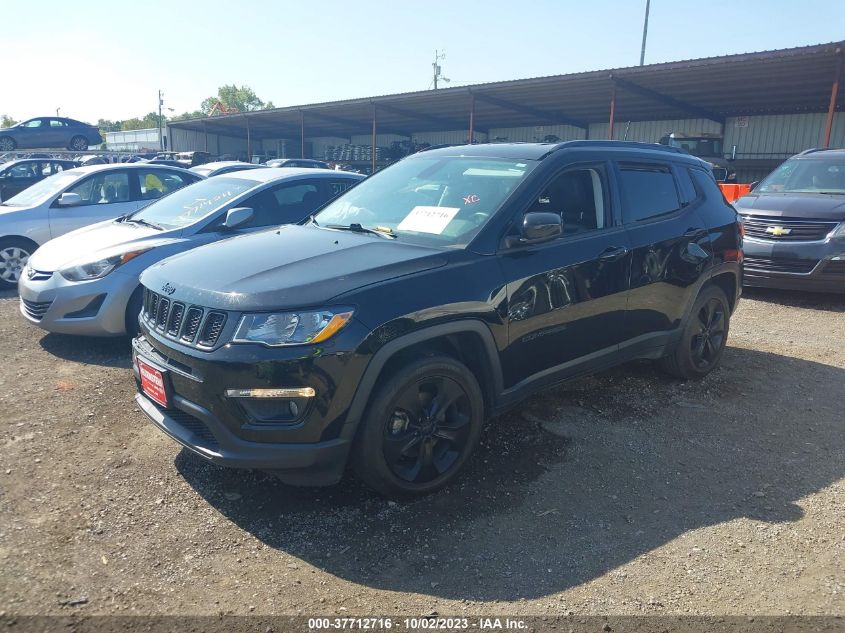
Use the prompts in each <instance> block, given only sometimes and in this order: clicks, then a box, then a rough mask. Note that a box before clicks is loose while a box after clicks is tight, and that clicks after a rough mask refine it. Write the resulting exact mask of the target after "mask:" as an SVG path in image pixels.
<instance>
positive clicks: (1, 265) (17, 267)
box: [0, 237, 37, 290]
mask: <svg viewBox="0 0 845 633" xmlns="http://www.w3.org/2000/svg"><path fill="white" fill-rule="evenodd" d="M36 248H37V246H36V245H35V244H33V243H32V242H29V241H28V240H24V239H20V238H14V237H10V238H5V239H2V240H0V290H10V289H12V288H17V286H18V281H19V280H20V278H21V274H23V269H24V267H25V266H26V262H27V261H29V257H30V255H32V254H33V253H34V252H35V249H36Z"/></svg>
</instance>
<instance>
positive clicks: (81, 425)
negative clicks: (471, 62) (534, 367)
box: [0, 291, 845, 615]
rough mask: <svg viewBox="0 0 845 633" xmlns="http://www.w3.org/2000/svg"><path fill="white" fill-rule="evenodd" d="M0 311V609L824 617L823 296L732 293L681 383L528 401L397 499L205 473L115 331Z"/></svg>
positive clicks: (833, 556)
mask: <svg viewBox="0 0 845 633" xmlns="http://www.w3.org/2000/svg"><path fill="white" fill-rule="evenodd" d="M17 310H18V308H17V299H16V297H14V296H12V295H11V294H10V293H6V294H5V295H4V296H2V297H1V298H0V359H2V369H0V433H1V434H2V435H0V447H2V448H0V483H1V484H2V485H0V490H1V491H2V493H0V495H1V496H0V567H2V572H0V611H2V612H5V613H6V614H7V615H9V614H19V615H22V614H63V615H67V614H72V613H73V614H80V613H84V614H86V615H88V614H185V615H187V614H221V613H225V614H229V613H235V614H248V613H254V614H306V615H311V614H320V613H322V614H341V615H344V614H348V615H353V614H360V615H373V614H382V615H390V614H426V613H430V612H433V611H436V612H437V613H439V614H440V615H445V614H467V615H470V614H490V613H496V614H503V615H504V614H514V615H528V614H537V615H544V614H566V613H568V612H574V613H575V614H594V613H609V614H651V615H657V614H702V615H710V614H718V615H728V614H789V613H792V614H845V572H843V570H845V529H843V528H845V517H844V516H843V508H845V433H843V426H845V425H843V415H842V396H843V387H845V297H840V298H835V297H824V296H813V295H806V296H802V295H799V294H788V293H778V292H760V291H757V292H754V293H751V292H748V293H747V295H746V298H745V299H744V300H743V301H742V302H741V304H740V308H739V310H738V311H737V313H736V315H735V317H734V320H733V324H732V332H731V337H730V341H729V348H728V349H727V351H726V354H725V357H724V362H723V365H722V367H721V368H720V369H719V370H718V371H716V372H715V373H714V374H712V375H711V376H709V377H708V378H707V379H705V380H704V381H702V382H697V383H679V382H675V381H672V380H670V379H667V378H665V377H663V376H662V375H661V374H660V373H658V372H657V371H656V370H655V369H654V368H653V367H652V365H651V364H650V363H645V362H642V363H633V364H629V365H626V366H624V367H621V368H618V369H616V370H613V371H609V372H605V373H602V374H600V375H597V376H594V377H591V378H588V379H584V380H581V381H578V382H575V383H572V384H569V385H566V386H564V387H560V388H558V389H555V390H550V391H548V392H545V393H543V394H542V395H539V396H536V397H534V398H533V399H531V400H529V401H527V402H526V403H525V404H524V405H523V406H521V407H520V408H517V409H516V410H514V411H512V412H511V413H509V414H507V415H504V416H501V417H499V418H497V419H496V420H494V421H493V422H492V423H491V425H490V426H489V427H488V429H487V430H486V431H485V434H484V437H483V442H482V446H481V447H480V449H479V451H478V452H477V453H476V455H475V457H474V459H473V460H472V461H471V464H470V466H469V468H468V469H467V472H465V473H464V475H463V476H462V477H461V479H460V480H459V482H458V483H457V484H455V485H453V486H452V487H450V488H448V489H446V490H444V491H442V492H440V493H438V494H436V495H433V496H430V497H428V498H425V499H422V500H417V501H414V502H412V503H407V504H396V503H393V502H389V501H386V500H384V499H381V498H379V497H377V496H375V495H374V494H372V493H370V492H369V491H368V490H367V489H365V488H364V487H363V486H361V485H360V484H358V483H357V482H355V481H354V480H352V479H351V478H350V479H348V480H345V481H344V482H342V483H341V484H340V485H339V486H337V487H334V488H330V489H316V490H308V489H293V488H288V487H285V486H283V485H281V484H280V483H278V482H277V481H276V480H274V479H272V478H269V477H267V476H265V475H263V474H261V473H253V472H244V471H232V470H225V469H221V468H217V467H214V466H211V465H208V464H206V463H204V462H202V461H201V460H199V458H196V457H194V456H193V455H191V454H190V453H187V452H185V451H182V450H180V449H179V447H178V446H177V445H176V444H175V443H174V442H172V441H171V440H170V439H168V438H167V437H165V436H164V435H163V434H162V433H160V432H158V431H157V430H155V429H154V428H153V427H152V426H151V425H150V424H149V423H148V422H147V421H146V420H145V418H144V417H143V416H142V414H141V413H140V412H139V411H138V410H137V408H136V407H135V406H134V402H133V400H132V396H133V393H134V386H133V381H132V377H131V371H130V369H129V347H128V342H127V341H126V340H86V339H74V338H70V337H64V336H57V335H48V334H45V333H44V332H42V331H40V330H38V329H36V328H34V327H31V326H29V325H28V324H27V323H25V322H24V320H23V318H22V317H20V315H19V314H18V312H17ZM0 615H2V614H0Z"/></svg>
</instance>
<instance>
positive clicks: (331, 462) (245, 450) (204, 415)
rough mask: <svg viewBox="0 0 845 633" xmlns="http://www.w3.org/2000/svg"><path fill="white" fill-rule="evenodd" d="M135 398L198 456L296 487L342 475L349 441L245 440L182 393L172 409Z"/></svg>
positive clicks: (331, 481) (323, 482)
mask: <svg viewBox="0 0 845 633" xmlns="http://www.w3.org/2000/svg"><path fill="white" fill-rule="evenodd" d="M135 402H136V403H137V404H138V406H139V407H141V411H143V412H144V413H145V414H146V415H147V417H148V418H149V419H150V420H152V422H153V424H155V425H156V426H157V427H158V428H159V429H161V430H162V431H164V432H165V433H167V435H169V436H170V437H171V438H173V439H174V440H176V441H177V442H179V443H180V444H181V445H182V446H184V447H185V448H187V449H189V450H191V451H192V452H194V453H196V454H197V455H199V456H200V457H202V458H204V459H206V460H208V461H210V462H212V463H214V464H218V465H220V466H228V467H230V468H257V469H262V470H272V471H275V472H276V474H278V475H279V477H280V478H281V479H282V480H284V481H286V482H287V483H291V484H295V485H311V486H320V485H331V484H334V483H337V482H338V481H339V480H340V478H341V477H342V476H343V470H344V467H345V465H346V458H347V455H348V453H349V442H348V441H347V440H345V439H341V438H338V439H334V440H329V441H326V442H318V443H316V444H275V443H270V444H267V443H262V442H247V441H244V440H242V439H240V438H238V437H236V436H235V435H234V434H232V433H230V432H229V431H228V429H226V427H225V426H224V425H223V424H222V423H221V422H220V421H219V420H218V419H217V418H215V417H214V416H213V415H212V414H211V413H210V412H209V411H207V410H206V409H204V408H202V407H200V406H199V405H196V404H194V403H192V402H190V401H188V400H186V399H185V398H182V397H181V396H174V398H173V405H174V408H173V409H163V408H161V407H160V406H158V405H157V404H155V403H154V402H153V401H152V400H150V399H149V398H147V397H146V396H145V395H143V394H142V393H137V394H135Z"/></svg>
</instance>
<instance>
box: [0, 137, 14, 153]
mask: <svg viewBox="0 0 845 633" xmlns="http://www.w3.org/2000/svg"><path fill="white" fill-rule="evenodd" d="M17 146H18V144H17V143H15V139H13V138H12V137H11V136H0V152H13V151H15V149H16V148H17Z"/></svg>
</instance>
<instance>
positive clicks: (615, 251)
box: [599, 246, 629, 262]
mask: <svg viewBox="0 0 845 633" xmlns="http://www.w3.org/2000/svg"><path fill="white" fill-rule="evenodd" d="M628 252H629V249H628V248H626V247H624V246H610V247H608V248H606V249H605V250H604V251H603V252H602V254H601V255H599V261H600V262H612V261H614V260H617V259H619V258H620V257H624V256H625V255H627V254H628Z"/></svg>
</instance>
